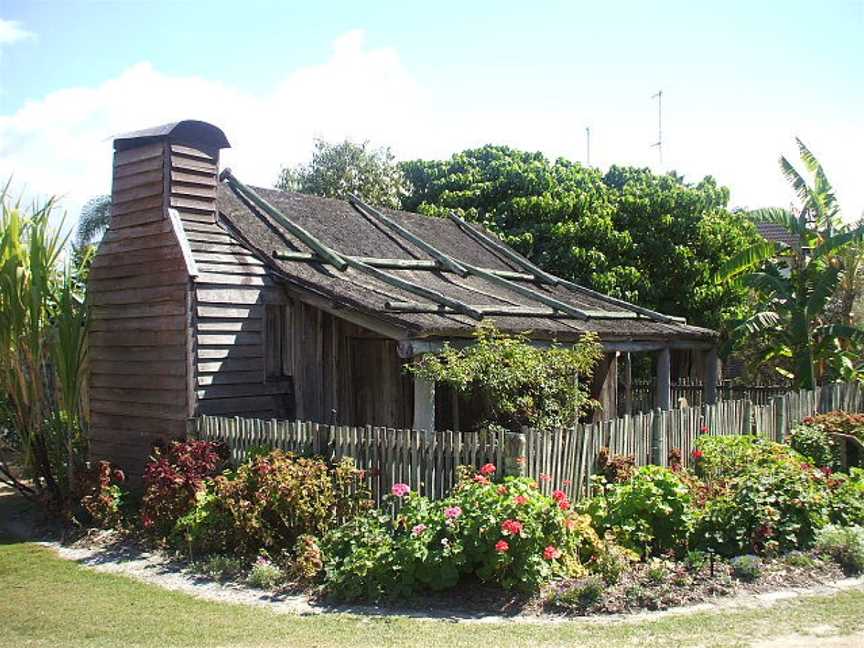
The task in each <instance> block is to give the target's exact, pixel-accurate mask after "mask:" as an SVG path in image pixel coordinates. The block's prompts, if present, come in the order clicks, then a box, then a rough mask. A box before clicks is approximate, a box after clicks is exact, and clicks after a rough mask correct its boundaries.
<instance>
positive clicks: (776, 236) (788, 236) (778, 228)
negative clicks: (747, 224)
mask: <svg viewBox="0 0 864 648" xmlns="http://www.w3.org/2000/svg"><path fill="white" fill-rule="evenodd" d="M756 230H757V231H758V232H759V233H760V234H761V235H762V236H763V237H764V238H765V239H767V240H769V241H779V242H780V243H785V244H786V245H788V246H789V247H794V246H796V245H798V244H799V240H798V237H797V236H795V235H794V234H793V233H792V232H790V231H789V230H787V229H786V228H785V227H783V226H782V225H778V224H777V223H756Z"/></svg>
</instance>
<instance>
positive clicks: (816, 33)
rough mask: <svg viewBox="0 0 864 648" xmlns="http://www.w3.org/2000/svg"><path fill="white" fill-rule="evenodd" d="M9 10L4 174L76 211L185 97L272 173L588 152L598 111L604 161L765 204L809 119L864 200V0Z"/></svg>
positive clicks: (245, 156)
mask: <svg viewBox="0 0 864 648" xmlns="http://www.w3.org/2000/svg"><path fill="white" fill-rule="evenodd" d="M0 21H2V22H0V176H4V177H5V176H6V175H8V174H9V173H14V174H15V178H16V182H17V183H20V185H21V186H25V185H26V187H27V188H28V189H29V190H30V191H31V192H34V193H60V194H62V195H63V196H64V205H65V206H66V207H67V208H68V209H69V210H70V212H73V213H76V212H77V209H78V208H79V206H80V204H81V203H82V202H83V201H84V200H85V199H86V198H87V197H88V196H89V195H92V194H93V193H99V192H102V191H106V190H107V188H108V184H109V172H108V170H109V168H110V167H109V164H110V144H109V143H108V140H107V138H109V137H110V135H111V134H112V133H116V132H118V131H122V130H127V129H128V130H131V129H135V128H139V127H143V126H148V125H152V124H156V123H160V122H163V121H169V120H172V119H178V118H187V117H188V118H202V119H208V120H210V121H213V122H214V123H216V124H217V125H219V126H221V127H222V128H223V129H224V130H225V131H226V133H227V135H228V137H229V139H230V140H231V141H232V144H233V149H232V151H230V152H229V153H228V154H227V155H226V161H227V162H229V163H230V164H231V166H232V168H234V170H235V171H236V172H237V173H238V175H239V176H240V177H241V178H244V179H248V180H249V181H250V182H256V183H259V184H268V183H270V182H272V181H273V180H274V179H275V177H276V175H277V173H278V170H279V166H280V165H281V164H285V163H288V164H293V163H296V162H299V161H302V160H304V159H306V158H307V157H308V155H309V152H310V150H311V145H312V139H313V137H315V136H323V137H327V138H330V139H336V138H341V137H346V136H347V137H352V138H355V139H366V138H368V139H370V140H372V142H373V143H378V144H382V145H384V144H386V145H390V146H392V147H393V149H394V152H396V154H397V155H398V156H399V157H400V158H411V157H418V156H422V157H433V156H446V155H449V154H450V153H452V152H455V151H457V150H460V149H462V148H465V147H468V146H476V145H481V144H484V143H487V142H495V143H506V144H511V145H514V146H520V147H523V148H528V149H532V150H542V151H544V152H545V153H547V154H548V155H550V156H557V155H564V156H567V157H570V158H572V159H579V160H582V159H584V156H585V134H584V133H585V127H586V126H590V127H591V129H592V160H591V162H592V163H593V164H596V165H598V166H601V167H606V166H608V165H609V164H612V163H619V164H637V165H651V166H653V167H654V168H655V169H658V170H670V169H675V170H677V171H679V172H681V173H684V174H685V175H686V176H687V177H688V178H690V179H693V180H696V179H698V178H700V177H701V176H703V175H706V174H711V175H714V176H715V177H717V178H718V180H719V181H720V182H722V183H724V184H726V185H728V186H730V188H731V189H732V196H733V203H734V204H736V205H741V206H749V207H755V206H759V205H765V204H787V203H788V201H789V195H788V193H787V192H786V191H785V188H784V184H783V182H782V179H781V178H780V175H779V172H778V170H777V165H776V158H777V156H778V154H779V153H781V152H785V153H787V154H794V142H793V139H792V138H793V136H795V135H799V136H801V137H802V138H803V139H804V140H805V141H806V142H807V143H808V145H809V146H810V147H811V149H813V150H814V151H815V152H816V154H817V155H818V156H819V157H820V158H821V159H822V161H823V163H824V165H825V166H826V168H827V170H828V172H829V174H830V177H831V178H832V179H833V181H834V183H835V185H836V188H837V191H838V194H839V197H840V199H841V202H842V203H843V204H844V206H845V212H846V214H845V215H846V217H847V219H851V218H855V217H858V216H859V215H860V214H861V213H862V211H864V183H862V182H861V163H860V159H861V151H862V150H864V0H828V1H825V2H822V3H813V2H806V3H805V2H749V3H748V2H723V3H696V2H638V3H637V2H632V3H626V2H591V3H587V2H566V3H565V2H560V3H559V2H538V1H535V2H532V3H524V2H518V3H517V2H505V1H504V0H499V1H498V2H465V1H464V0H463V2H435V3H428V2H424V3H411V2H405V1H404V0H403V2H371V1H370V2H365V3H361V2H344V3H334V2H329V3H328V2H319V3H308V2H304V3H288V2H279V3H277V2H248V1H247V2H244V3H236V2H235V3H227V2H224V3H223V2H207V3H198V2H194V3H193V2H72V1H67V2H17V1H11V0H0ZM661 88H662V89H663V92H664V163H663V164H662V165H661V164H660V163H659V161H658V159H657V154H656V150H654V149H652V148H650V144H651V143H652V142H653V141H655V140H656V135H657V134H656V102H654V101H652V99H651V95H652V94H654V93H655V92H656V91H657V90H658V89H661Z"/></svg>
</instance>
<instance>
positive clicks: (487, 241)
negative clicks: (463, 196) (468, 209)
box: [449, 211, 561, 286]
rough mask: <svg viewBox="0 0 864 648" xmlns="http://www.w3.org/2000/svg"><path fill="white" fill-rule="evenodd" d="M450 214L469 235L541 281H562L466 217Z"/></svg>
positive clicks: (557, 282)
mask: <svg viewBox="0 0 864 648" xmlns="http://www.w3.org/2000/svg"><path fill="white" fill-rule="evenodd" d="M449 216H450V220H452V221H453V222H454V223H456V224H457V225H458V226H459V227H460V228H461V229H462V230H463V231H464V232H465V233H466V234H468V236H470V237H471V238H473V239H474V240H475V241H477V242H478V243H480V245H483V246H485V247H486V248H488V249H490V250H492V251H493V252H497V253H498V254H501V255H503V256H504V257H506V258H507V260H508V261H512V262H513V263H515V264H516V265H518V266H519V267H520V268H522V269H523V270H525V271H526V272H528V273H530V274H532V275H533V276H534V277H535V278H536V279H537V280H538V281H540V282H541V283H547V284H550V285H552V286H557V285H558V284H559V283H561V279H559V278H558V277H556V276H555V275H551V274H549V273H548V272H546V271H545V270H543V269H541V268H538V267H537V266H536V265H534V264H533V263H531V262H530V261H528V259H523V258H522V257H521V256H519V255H518V254H514V253H513V251H512V250H511V249H509V248H508V247H506V246H504V245H501V244H500V243H498V241H495V240H493V239H492V238H490V237H489V236H486V235H485V234H484V233H483V232H478V231H477V230H476V229H474V228H473V227H471V225H469V224H468V223H467V222H466V221H465V220H464V219H462V218H460V217H459V216H457V215H456V213H455V212H452V211H451V212H450V214H449Z"/></svg>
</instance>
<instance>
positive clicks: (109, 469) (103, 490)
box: [78, 461, 126, 529]
mask: <svg viewBox="0 0 864 648" xmlns="http://www.w3.org/2000/svg"><path fill="white" fill-rule="evenodd" d="M124 481H126V476H125V475H124V474H123V471H122V470H120V469H119V468H115V467H114V466H112V465H111V463H110V462H108V461H99V462H97V463H95V464H93V465H89V466H87V468H86V469H85V470H84V471H82V473H81V475H80V477H79V483H78V491H79V493H80V494H81V506H82V508H83V509H84V510H85V511H87V513H88V514H89V515H90V517H91V518H92V519H93V522H95V523H96V524H97V525H98V526H100V527H102V528H103V529H117V528H120V527H122V526H123V510H122V507H123V498H124V496H125V493H124V491H123V488H122V487H121V484H122V483H123V482H124Z"/></svg>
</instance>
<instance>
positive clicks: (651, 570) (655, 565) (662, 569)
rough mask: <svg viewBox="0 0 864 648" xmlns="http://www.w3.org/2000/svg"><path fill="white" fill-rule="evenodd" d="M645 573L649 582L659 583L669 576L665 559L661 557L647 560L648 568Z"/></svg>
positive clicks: (669, 571) (668, 567)
mask: <svg viewBox="0 0 864 648" xmlns="http://www.w3.org/2000/svg"><path fill="white" fill-rule="evenodd" d="M645 573H646V575H647V576H648V580H649V581H650V582H651V583H653V584H654V585H659V584H661V583H662V582H663V581H665V580H666V579H667V578H669V574H670V573H671V569H670V565H669V563H668V562H667V561H665V560H663V559H661V558H652V559H651V560H649V561H648V570H647V571H646V572H645Z"/></svg>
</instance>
